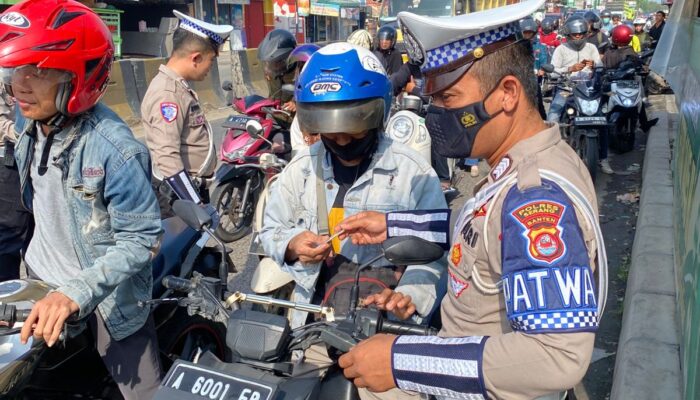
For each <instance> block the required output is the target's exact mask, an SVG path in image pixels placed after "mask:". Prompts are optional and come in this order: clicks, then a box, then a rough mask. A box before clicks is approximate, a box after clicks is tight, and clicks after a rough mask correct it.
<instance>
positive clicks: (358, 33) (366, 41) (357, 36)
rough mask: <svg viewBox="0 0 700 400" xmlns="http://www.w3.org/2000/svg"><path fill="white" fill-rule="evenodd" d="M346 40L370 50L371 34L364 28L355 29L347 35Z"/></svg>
mask: <svg viewBox="0 0 700 400" xmlns="http://www.w3.org/2000/svg"><path fill="white" fill-rule="evenodd" d="M346 42H348V43H350V44H354V45H355V46H360V47H362V48H364V49H367V50H372V34H370V33H369V32H368V31H367V30H365V29H357V30H355V31H353V32H352V33H351V34H350V36H348V38H347V40H346Z"/></svg>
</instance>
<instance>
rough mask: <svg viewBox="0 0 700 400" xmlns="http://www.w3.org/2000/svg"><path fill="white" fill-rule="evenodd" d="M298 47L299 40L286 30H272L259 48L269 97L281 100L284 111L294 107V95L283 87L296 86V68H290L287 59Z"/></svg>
mask: <svg viewBox="0 0 700 400" xmlns="http://www.w3.org/2000/svg"><path fill="white" fill-rule="evenodd" d="M296 47H297V40H296V39H295V38H294V35H292V33H291V32H289V31H287V30H285V29H273V30H271V31H270V32H268V33H267V35H265V37H264V38H263V40H262V42H260V45H259V46H258V60H260V62H261V63H262V67H263V72H264V74H265V81H267V87H268V90H269V93H268V97H269V98H271V99H274V100H280V101H281V102H282V103H283V105H282V109H283V110H289V109H291V108H292V107H294V106H293V104H292V102H293V101H294V100H293V97H294V94H292V93H289V92H287V91H285V90H282V86H283V85H285V84H290V83H291V84H294V73H295V72H294V68H291V69H290V68H289V66H288V65H287V59H288V58H289V54H291V52H292V50H294V49H295V48H296Z"/></svg>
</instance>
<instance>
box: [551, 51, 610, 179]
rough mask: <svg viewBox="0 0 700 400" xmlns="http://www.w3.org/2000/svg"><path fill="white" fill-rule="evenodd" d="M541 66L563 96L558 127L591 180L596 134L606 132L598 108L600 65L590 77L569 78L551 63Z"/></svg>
mask: <svg viewBox="0 0 700 400" xmlns="http://www.w3.org/2000/svg"><path fill="white" fill-rule="evenodd" d="M542 69H543V70H544V71H545V72H547V73H548V74H550V75H551V76H552V79H556V86H557V88H556V90H557V91H559V92H560V93H562V94H565V95H567V94H568V97H567V98H566V104H565V106H564V110H563V112H562V113H561V117H560V120H559V127H560V128H561V133H562V137H563V138H564V139H565V140H566V141H567V143H569V145H570V146H571V147H572V148H573V149H574V151H576V153H577V154H578V155H579V157H581V159H582V160H583V162H584V163H585V164H586V168H588V172H589V173H590V174H591V179H593V180H595V177H596V173H597V171H598V158H599V151H600V137H601V135H604V134H606V132H607V124H608V121H607V118H606V117H605V115H604V113H603V110H602V107H601V105H602V94H603V93H602V74H603V68H602V67H598V68H596V69H595V70H594V72H593V76H592V77H591V78H590V79H583V80H576V79H571V76H570V75H569V74H565V75H561V76H560V75H558V74H555V73H554V66H553V65H551V64H545V65H543V66H542Z"/></svg>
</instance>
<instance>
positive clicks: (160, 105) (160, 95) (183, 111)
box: [141, 11, 233, 218]
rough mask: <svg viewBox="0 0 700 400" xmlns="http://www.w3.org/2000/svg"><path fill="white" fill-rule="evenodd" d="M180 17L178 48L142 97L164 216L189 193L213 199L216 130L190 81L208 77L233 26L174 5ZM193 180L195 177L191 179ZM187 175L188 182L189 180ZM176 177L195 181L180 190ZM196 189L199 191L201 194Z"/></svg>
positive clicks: (175, 44)
mask: <svg viewBox="0 0 700 400" xmlns="http://www.w3.org/2000/svg"><path fill="white" fill-rule="evenodd" d="M173 14H175V16H176V17H177V18H178V19H179V25H178V28H177V29H176V30H175V34H174V35H173V51H172V54H171V56H170V58H169V59H168V62H167V63H166V64H164V65H161V66H160V67H159V69H158V75H156V77H155V78H153V80H152V81H151V84H150V85H149V86H148V90H146V94H145V95H144V98H143V101H142V102H141V119H142V121H143V125H144V128H145V129H144V130H145V132H146V145H147V146H148V150H149V151H150V153H151V161H152V162H153V186H154V188H155V190H156V193H157V194H158V200H159V203H160V208H161V214H162V216H163V218H167V217H170V216H172V215H174V214H173V212H172V209H171V208H170V203H171V202H172V201H173V200H176V199H177V198H183V195H188V196H185V197H184V198H187V199H189V200H192V201H194V202H195V203H199V202H201V201H203V202H205V203H207V202H208V199H209V192H208V189H207V179H208V178H210V177H211V176H212V175H213V174H214V170H215V168H216V154H215V147H214V139H213V137H212V135H213V134H214V131H213V130H212V127H211V125H209V122H208V121H207V118H206V116H205V115H204V108H203V107H202V103H201V102H200V101H199V97H198V96H197V93H196V92H195V91H194V89H192V87H191V86H190V84H189V81H203V80H204V79H205V78H206V77H207V75H208V74H209V72H210V70H211V68H212V65H214V63H216V58H217V57H218V56H219V47H220V46H221V45H222V44H223V43H224V42H225V41H226V38H227V37H228V35H229V34H230V33H231V31H232V30H233V27H232V26H230V25H212V24H210V23H207V22H204V21H200V20H198V19H196V18H192V17H190V16H187V15H185V14H183V13H181V12H179V11H173ZM190 180H191V182H190ZM185 181H186V183H184V182H185ZM174 182H183V183H182V185H185V186H189V185H191V186H192V187H193V190H192V191H178V190H176V189H175V188H176V187H180V185H179V184H176V183H174ZM195 195H196V196H195Z"/></svg>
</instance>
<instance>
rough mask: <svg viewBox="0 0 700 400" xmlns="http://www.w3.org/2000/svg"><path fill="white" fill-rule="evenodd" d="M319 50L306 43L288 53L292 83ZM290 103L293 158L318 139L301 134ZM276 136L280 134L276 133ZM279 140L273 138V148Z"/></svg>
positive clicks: (315, 46)
mask: <svg viewBox="0 0 700 400" xmlns="http://www.w3.org/2000/svg"><path fill="white" fill-rule="evenodd" d="M319 49H320V47H319V46H318V45H315V44H313V43H307V44H302V45H301V46H298V47H297V48H295V49H294V50H292V52H291V53H289V57H288V58H287V69H293V70H294V82H298V80H299V74H300V73H301V70H302V69H303V68H304V65H305V64H306V63H307V62H308V61H309V59H311V56H312V55H314V53H316V52H317V51H318V50H319ZM290 103H291V104H294V109H293V110H291V109H290V111H293V112H294V113H295V115H294V119H293V120H292V125H291V127H290V128H289V136H290V143H291V146H292V156H294V155H296V154H297V153H298V152H299V151H300V150H301V149H303V148H305V147H309V146H311V145H312V144H314V143H316V142H317V141H318V139H319V137H318V135H315V136H314V135H309V134H308V133H305V132H302V130H301V128H300V127H299V118H297V116H296V110H297V108H296V102H295V101H290ZM277 135H280V134H279V133H278V134H277ZM277 135H275V136H277ZM279 140H280V138H273V148H274V147H275V145H276V144H277V143H278V142H279ZM273 151H274V150H273Z"/></svg>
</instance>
